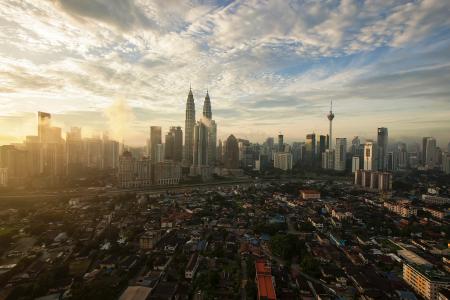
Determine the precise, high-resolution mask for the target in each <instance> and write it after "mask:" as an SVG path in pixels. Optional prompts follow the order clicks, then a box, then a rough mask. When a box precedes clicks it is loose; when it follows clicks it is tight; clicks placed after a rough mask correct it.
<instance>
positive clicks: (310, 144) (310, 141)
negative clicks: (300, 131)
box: [305, 133, 316, 162]
mask: <svg viewBox="0 0 450 300" xmlns="http://www.w3.org/2000/svg"><path fill="white" fill-rule="evenodd" d="M305 151H306V159H307V161H309V162H313V161H314V159H315V158H316V134H315V133H311V134H307V135H306V144H305Z"/></svg>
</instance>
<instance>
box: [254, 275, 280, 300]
mask: <svg viewBox="0 0 450 300" xmlns="http://www.w3.org/2000/svg"><path fill="white" fill-rule="evenodd" d="M257 282H258V299H269V300H275V299H277V297H276V295H275V288H274V286H273V281H272V275H265V274H260V275H257Z"/></svg>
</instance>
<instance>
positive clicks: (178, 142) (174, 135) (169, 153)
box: [164, 126, 183, 162]
mask: <svg viewBox="0 0 450 300" xmlns="http://www.w3.org/2000/svg"><path fill="white" fill-rule="evenodd" d="M164 153H165V154H164V156H165V158H166V159H169V160H173V161H178V162H181V160H182V156H183V131H182V130H181V127H173V126H172V127H170V130H169V132H168V133H167V134H166V138H165V147H164Z"/></svg>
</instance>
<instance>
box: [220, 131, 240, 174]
mask: <svg viewBox="0 0 450 300" xmlns="http://www.w3.org/2000/svg"><path fill="white" fill-rule="evenodd" d="M223 156H224V159H223V160H224V165H225V168H227V169H237V168H239V146H238V141H237V139H236V138H235V137H234V135H230V136H229V137H228V139H227V140H226V142H225V147H224V155H223Z"/></svg>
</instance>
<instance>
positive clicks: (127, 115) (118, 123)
mask: <svg viewBox="0 0 450 300" xmlns="http://www.w3.org/2000/svg"><path fill="white" fill-rule="evenodd" d="M105 115H106V117H107V118H108V124H109V136H110V137H112V138H113V139H115V140H117V141H119V142H120V143H121V142H122V141H124V140H125V137H126V136H127V134H129V133H130V131H131V128H130V127H131V126H130V125H131V122H132V121H133V120H134V114H133V109H132V108H131V107H130V106H129V105H128V103H127V101H126V100H125V99H124V98H116V99H115V100H114V102H113V103H112V104H111V106H110V107H108V108H107V109H106V110H105Z"/></svg>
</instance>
